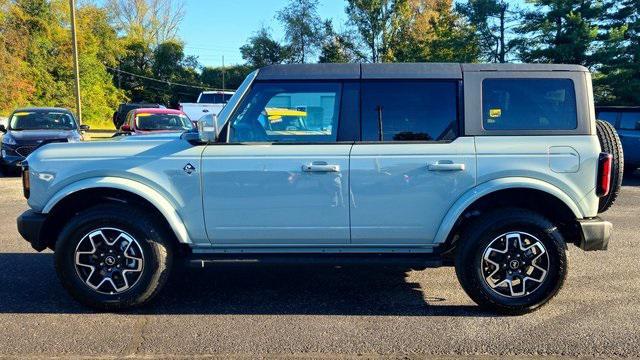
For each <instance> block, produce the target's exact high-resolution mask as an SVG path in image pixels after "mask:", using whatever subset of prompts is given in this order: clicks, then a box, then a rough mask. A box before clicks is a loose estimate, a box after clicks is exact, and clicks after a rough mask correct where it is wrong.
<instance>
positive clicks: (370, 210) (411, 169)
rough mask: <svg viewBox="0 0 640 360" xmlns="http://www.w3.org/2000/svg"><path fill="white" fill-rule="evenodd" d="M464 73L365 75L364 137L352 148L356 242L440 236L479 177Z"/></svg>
mask: <svg viewBox="0 0 640 360" xmlns="http://www.w3.org/2000/svg"><path fill="white" fill-rule="evenodd" d="M458 86H459V85H458V81H456V80H428V81H422V80H412V81H403V80H378V81H364V82H363V83H362V136H363V140H364V141H363V142H362V143H357V144H355V145H354V147H353V149H352V151H351V194H352V199H351V202H352V204H351V225H352V229H351V238H352V243H353V244H354V245H367V244H370V245H381V246H387V245H388V246H397V245H420V244H429V243H431V242H432V241H433V239H434V237H435V235H436V233H437V231H438V228H439V226H440V224H441V222H442V220H443V218H444V216H445V215H446V213H447V211H448V210H449V209H450V208H451V206H452V205H453V203H454V202H455V201H456V200H457V199H458V198H459V197H460V196H461V195H462V194H463V193H464V192H466V191H468V190H469V189H471V188H472V187H473V186H474V185H475V176H476V160H475V146H474V139H473V138H472V137H460V136H459V135H460V134H459V131H460V130H459V128H460V127H459V122H458V118H459V115H458V112H459V111H458V109H459V102H458Z"/></svg>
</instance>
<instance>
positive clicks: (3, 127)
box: [0, 124, 7, 134]
mask: <svg viewBox="0 0 640 360" xmlns="http://www.w3.org/2000/svg"><path fill="white" fill-rule="evenodd" d="M0 132H2V133H3V134H6V133H7V128H6V127H5V126H4V124H3V125H0Z"/></svg>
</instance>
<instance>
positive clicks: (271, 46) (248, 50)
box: [240, 27, 289, 68]
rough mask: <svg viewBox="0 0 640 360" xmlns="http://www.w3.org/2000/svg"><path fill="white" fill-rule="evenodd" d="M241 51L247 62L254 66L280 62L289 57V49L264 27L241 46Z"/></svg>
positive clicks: (258, 66)
mask: <svg viewBox="0 0 640 360" xmlns="http://www.w3.org/2000/svg"><path fill="white" fill-rule="evenodd" d="M240 53H241V54H242V58H243V59H244V60H246V61H247V64H249V65H250V66H252V67H254V68H260V67H264V66H267V65H271V64H280V63H283V62H284V61H285V60H286V59H287V58H288V57H289V55H288V54H289V51H288V49H287V48H285V47H284V46H282V45H280V43H278V42H277V41H275V40H274V39H273V38H272V37H271V34H270V33H269V30H268V29H267V28H264V27H263V28H262V29H260V30H259V31H258V32H257V33H256V34H255V35H254V36H252V37H250V38H249V41H248V42H247V44H245V45H242V46H241V47H240Z"/></svg>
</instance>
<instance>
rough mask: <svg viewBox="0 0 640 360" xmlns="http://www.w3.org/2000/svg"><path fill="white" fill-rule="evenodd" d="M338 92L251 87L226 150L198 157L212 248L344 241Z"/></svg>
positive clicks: (331, 87) (310, 86) (345, 150)
mask: <svg viewBox="0 0 640 360" xmlns="http://www.w3.org/2000/svg"><path fill="white" fill-rule="evenodd" d="M341 90H342V84H340V83H339V82H326V83H323V82H313V83H303V82H301V83H295V82H281V83H277V82H256V83H254V85H253V87H252V89H251V90H250V91H249V93H248V95H247V96H246V97H245V99H244V100H243V101H242V102H241V103H240V105H239V106H238V109H236V110H235V112H234V114H232V116H231V119H230V120H229V127H228V129H227V133H228V138H227V141H226V143H220V144H216V145H209V146H207V148H206V149H205V151H204V153H203V160H202V171H203V189H202V190H203V201H204V204H203V205H204V215H205V223H206V229H207V234H208V237H209V240H210V241H211V242H212V243H213V244H214V245H223V246H224V245H226V246H232V245H243V246H248V245H249V246H250V245H256V246H266V245H270V246H278V245H287V246H301V247H307V246H316V245H328V244H331V245H345V244H347V243H348V241H349V201H348V200H349V194H348V184H349V152H350V150H351V146H352V143H350V142H345V143H341V142H339V141H338V119H339V114H340V111H339V108H340V95H341Z"/></svg>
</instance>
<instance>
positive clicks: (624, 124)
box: [620, 111, 640, 130]
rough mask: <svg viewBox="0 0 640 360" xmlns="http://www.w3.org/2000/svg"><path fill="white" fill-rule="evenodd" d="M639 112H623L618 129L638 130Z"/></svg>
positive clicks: (639, 128)
mask: <svg viewBox="0 0 640 360" xmlns="http://www.w3.org/2000/svg"><path fill="white" fill-rule="evenodd" d="M639 121H640V112H626V111H625V112H623V113H622V115H621V116H620V129H625V130H640V127H639V126H638V125H640V123H638V122H639Z"/></svg>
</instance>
